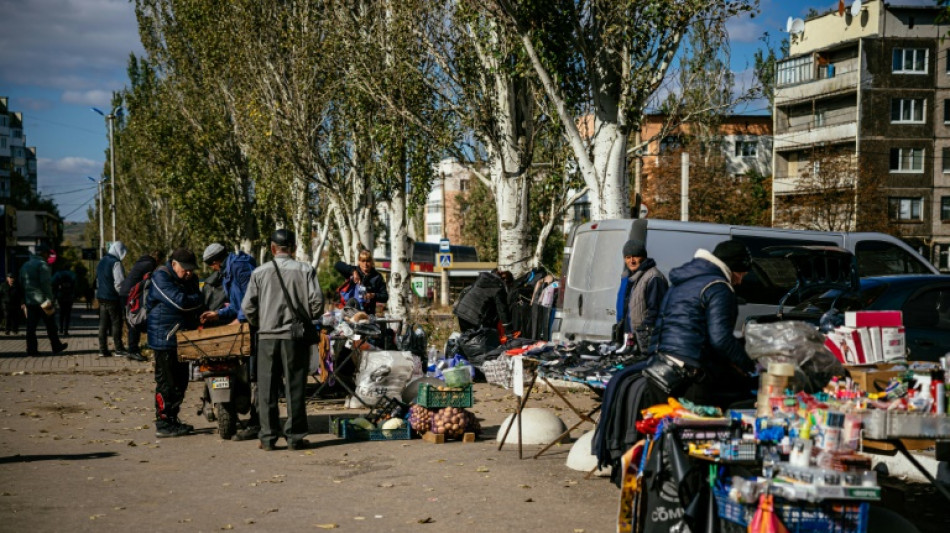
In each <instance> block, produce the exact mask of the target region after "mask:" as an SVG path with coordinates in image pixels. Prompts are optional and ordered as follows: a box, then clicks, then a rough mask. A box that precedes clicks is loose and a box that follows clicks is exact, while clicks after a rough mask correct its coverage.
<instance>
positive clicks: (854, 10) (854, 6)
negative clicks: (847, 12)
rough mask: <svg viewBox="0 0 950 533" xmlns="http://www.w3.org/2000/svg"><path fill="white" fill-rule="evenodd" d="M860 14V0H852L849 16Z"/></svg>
mask: <svg viewBox="0 0 950 533" xmlns="http://www.w3.org/2000/svg"><path fill="white" fill-rule="evenodd" d="M860 14H861V0H854V3H853V4H851V16H852V17H856V16H858V15H860Z"/></svg>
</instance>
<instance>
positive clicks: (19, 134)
mask: <svg viewBox="0 0 950 533" xmlns="http://www.w3.org/2000/svg"><path fill="white" fill-rule="evenodd" d="M10 135H11V136H12V137H13V138H14V139H19V138H20V137H23V130H10Z"/></svg>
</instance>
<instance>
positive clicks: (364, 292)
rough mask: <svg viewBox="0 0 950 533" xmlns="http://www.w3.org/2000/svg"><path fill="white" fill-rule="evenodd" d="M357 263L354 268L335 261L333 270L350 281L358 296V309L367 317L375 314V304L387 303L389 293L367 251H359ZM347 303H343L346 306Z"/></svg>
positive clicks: (370, 254) (371, 255)
mask: <svg viewBox="0 0 950 533" xmlns="http://www.w3.org/2000/svg"><path fill="white" fill-rule="evenodd" d="M358 259H359V261H358V264H357V265H356V266H353V265H348V264H346V263H344V262H343V261H337V263H336V265H334V268H336V271H337V272H339V273H340V275H341V276H343V278H344V279H348V280H350V282H351V283H353V284H354V286H355V288H356V289H357V293H358V294H359V295H360V296H359V297H358V298H357V300H358V301H359V304H360V305H361V306H362V307H361V308H360V309H361V310H362V311H365V312H366V313H367V314H369V315H375V314H376V304H384V303H386V302H388V301H389V291H388V290H386V280H384V279H383V275H382V274H380V273H379V272H378V271H377V270H376V264H375V263H374V262H373V253H372V252H370V251H369V250H362V251H360V255H359V257H358ZM346 303H347V302H344V304H346Z"/></svg>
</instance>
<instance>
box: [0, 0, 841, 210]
mask: <svg viewBox="0 0 950 533" xmlns="http://www.w3.org/2000/svg"><path fill="white" fill-rule="evenodd" d="M848 4H849V5H850V0H849V1H848ZM835 5H837V2H829V1H827V0H823V1H820V2H815V3H808V2H806V1H797V0H761V5H760V13H758V14H757V15H755V16H754V17H749V16H744V17H742V18H739V19H736V20H734V21H732V22H731V23H730V24H729V34H730V39H731V49H732V69H733V70H734V71H735V72H736V73H737V75H738V76H737V79H738V80H739V83H740V84H741V83H748V80H749V79H750V75H749V73H748V68H749V66H750V65H751V63H752V53H753V52H754V51H755V50H756V49H757V48H759V47H760V44H761V43H760V42H759V37H760V36H761V35H762V33H763V32H765V31H768V32H769V33H770V34H771V35H772V37H773V42H778V41H779V40H781V38H782V36H783V31H784V28H785V21H786V19H787V18H788V17H789V16H795V17H799V16H802V15H803V14H804V13H805V12H807V11H808V8H809V7H812V6H814V7H816V8H819V9H823V8H828V7H832V6H835ZM0 13H3V21H4V30H3V31H2V32H0V51H2V52H0V96H9V97H10V108H11V109H12V110H14V111H20V112H22V113H23V117H24V133H25V134H26V141H27V144H28V145H29V146H36V149H37V159H38V161H37V163H38V188H39V191H40V192H41V193H42V194H43V195H44V196H49V197H51V198H53V199H54V200H55V201H56V203H57V204H58V205H59V210H60V213H61V214H63V215H66V219H67V220H69V221H84V220H86V209H85V206H87V205H89V204H91V202H92V201H93V200H94V197H95V193H96V186H95V184H94V183H92V182H90V181H89V180H88V179H86V176H93V177H95V178H98V177H99V176H101V174H102V169H103V164H104V162H105V150H106V149H107V148H108V134H107V131H106V123H105V120H104V119H103V118H102V117H100V116H99V115H97V114H95V113H93V112H92V111H91V110H90V109H89V108H90V107H91V106H95V107H99V108H100V109H106V108H107V107H108V106H109V102H110V98H111V94H112V91H117V90H120V89H122V88H123V87H124V86H125V85H126V84H127V83H128V78H127V76H126V71H125V69H126V66H127V64H128V58H129V54H130V53H135V54H137V55H141V54H142V53H143V50H142V45H141V43H140V42H139V38H138V30H137V27H136V22H135V11H134V3H131V2H129V0H0ZM749 107H750V112H756V113H764V112H765V109H764V105H763V104H758V105H755V104H753V105H751V106H749ZM121 180H122V178H121V176H119V181H118V183H119V184H120V186H121Z"/></svg>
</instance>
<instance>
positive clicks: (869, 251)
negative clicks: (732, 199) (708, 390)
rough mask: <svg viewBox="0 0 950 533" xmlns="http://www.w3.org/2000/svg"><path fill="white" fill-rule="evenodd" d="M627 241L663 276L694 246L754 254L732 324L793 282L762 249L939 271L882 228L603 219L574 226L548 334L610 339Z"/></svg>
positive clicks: (770, 304) (789, 271) (863, 271)
mask: <svg viewBox="0 0 950 533" xmlns="http://www.w3.org/2000/svg"><path fill="white" fill-rule="evenodd" d="M627 239H637V240H640V241H643V242H645V243H646V246H647V251H648V252H649V254H650V257H652V258H653V259H654V260H655V261H656V264H657V268H659V269H660V271H661V272H663V274H664V275H669V272H670V270H671V269H672V268H675V267H677V266H679V265H682V264H683V263H685V262H687V261H689V260H690V259H691V258H692V257H693V254H695V253H696V250H697V249H698V248H705V249H707V250H712V249H713V248H715V247H716V245H717V244H719V243H720V242H722V241H725V240H728V239H737V240H740V241H742V242H743V243H744V244H745V245H746V246H748V247H749V250H750V251H751V252H752V257H753V270H752V272H750V273H749V274H748V275H747V276H746V278H745V279H744V280H743V282H742V285H740V286H739V287H737V290H736V295H737V296H738V297H739V298H740V303H741V304H740V307H739V319H738V321H737V323H736V326H737V328H739V329H741V327H742V324H744V322H745V317H747V316H749V315H762V314H767V313H774V312H775V311H776V309H777V304H778V302H779V299H781V298H782V296H783V295H784V294H786V293H787V292H788V290H789V289H790V288H791V287H792V286H793V285H794V284H795V272H794V269H793V268H792V267H791V265H789V264H788V262H787V261H786V259H785V258H783V257H779V256H775V255H770V254H768V253H765V252H764V251H763V250H765V249H767V248H770V247H776V246H786V245H813V246H832V247H840V248H843V249H845V250H847V251H848V252H850V253H852V254H854V256H855V257H856V265H857V272H858V275H860V276H862V277H868V276H882V275H890V274H931V273H932V274H937V273H938V271H937V269H936V268H934V266H933V265H931V264H930V263H928V262H927V260H926V259H924V258H923V257H922V256H921V255H920V254H918V253H917V252H915V251H914V250H913V249H912V248H911V247H909V246H907V244H905V243H904V242H902V241H901V240H899V239H896V238H894V237H892V236H890V235H885V234H883V233H848V232H823V231H800V230H788V229H781V228H764V227H751V226H733V225H729V224H707V223H701V222H680V221H676V220H659V219H622V220H601V221H597V222H589V223H586V224H582V225H580V226H578V227H576V228H575V229H574V231H573V232H572V234H571V236H570V238H569V241H568V245H567V247H566V248H565V249H564V261H563V262H562V264H561V269H562V273H563V274H562V275H563V277H562V278H561V290H560V293H559V297H558V300H559V301H558V304H557V306H556V309H555V318H554V325H553V327H552V331H553V336H552V338H553V339H554V340H556V341H557V340H562V339H569V338H574V339H576V340H581V339H591V340H604V339H609V338H610V335H611V328H612V326H613V325H614V324H615V323H616V322H617V316H616V302H617V288H618V287H619V286H620V273H621V272H622V271H623V258H622V257H621V249H622V248H623V244H624V242H626V241H627Z"/></svg>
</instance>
